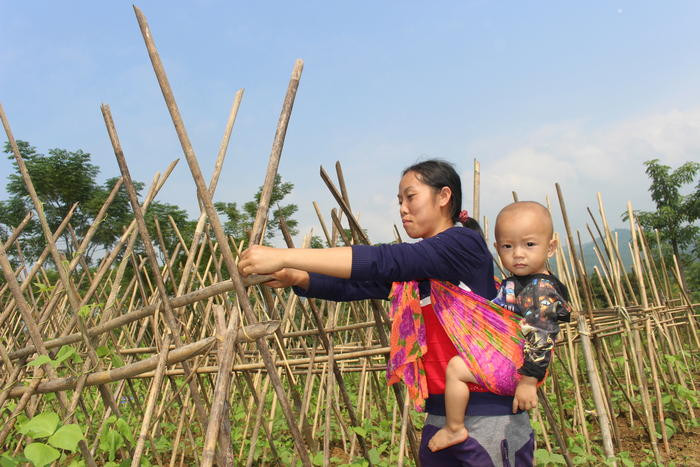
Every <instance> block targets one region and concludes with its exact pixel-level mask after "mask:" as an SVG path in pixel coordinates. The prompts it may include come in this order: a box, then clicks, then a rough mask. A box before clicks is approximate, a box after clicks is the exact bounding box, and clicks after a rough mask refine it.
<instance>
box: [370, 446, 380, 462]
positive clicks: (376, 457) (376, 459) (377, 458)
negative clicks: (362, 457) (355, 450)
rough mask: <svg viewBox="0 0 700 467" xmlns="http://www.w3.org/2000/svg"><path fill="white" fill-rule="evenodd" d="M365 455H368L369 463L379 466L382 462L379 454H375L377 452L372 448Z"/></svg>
mask: <svg viewBox="0 0 700 467" xmlns="http://www.w3.org/2000/svg"><path fill="white" fill-rule="evenodd" d="M367 454H369V461H370V462H371V463H373V464H379V463H380V462H381V461H382V458H381V456H380V455H379V452H377V450H376V449H374V448H372V449H370V450H369V452H367Z"/></svg>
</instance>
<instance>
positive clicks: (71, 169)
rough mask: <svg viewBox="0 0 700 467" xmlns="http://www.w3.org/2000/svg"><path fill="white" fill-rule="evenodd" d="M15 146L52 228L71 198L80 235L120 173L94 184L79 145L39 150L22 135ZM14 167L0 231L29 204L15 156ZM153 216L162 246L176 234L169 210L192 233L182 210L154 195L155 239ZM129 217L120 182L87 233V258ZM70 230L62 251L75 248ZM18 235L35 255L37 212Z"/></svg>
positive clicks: (38, 247) (110, 241)
mask: <svg viewBox="0 0 700 467" xmlns="http://www.w3.org/2000/svg"><path fill="white" fill-rule="evenodd" d="M17 146H18V147H19V151H20V154H21V155H22V158H23V159H24V162H25V164H26V166H27V171H28V172H29V176H30V177H31V179H32V183H33V185H34V189H35V190H36V192H37V195H38V197H39V200H40V201H41V202H42V203H43V206H44V212H45V214H46V219H47V221H48V224H49V227H50V228H51V230H52V231H55V230H56V229H57V228H58V226H59V225H60V223H61V222H62V221H63V219H64V218H65V216H66V215H67V214H68V211H69V210H70V208H71V207H72V206H73V204H75V203H78V206H77V208H76V210H75V211H74V213H73V216H72V217H71V220H70V225H71V227H72V228H73V230H74V232H75V234H76V236H77V237H78V240H80V239H82V237H83V236H84V234H85V233H86V232H87V229H88V228H89V227H90V225H91V224H92V223H93V221H94V220H95V218H96V217H97V214H98V212H99V211H100V209H101V208H102V206H103V205H104V202H105V201H106V199H107V197H108V196H109V194H110V192H111V191H112V189H113V188H114V186H115V184H116V183H117V180H118V179H119V178H118V177H112V178H108V179H107V180H106V181H105V182H104V184H102V185H99V184H98V183H97V182H96V181H95V179H96V178H97V175H98V174H99V172H100V169H99V167H98V166H96V165H95V164H93V163H92V162H91V159H90V154H89V153H87V152H84V151H82V150H80V149H79V150H77V151H67V150H65V149H51V150H49V152H48V155H43V154H40V153H38V152H37V150H36V148H35V147H33V146H31V145H30V144H29V143H27V142H26V141H17ZM4 151H5V153H7V154H10V156H9V157H10V159H11V160H14V155H12V150H11V148H10V147H9V144H7V143H6V144H5V148H4ZM14 167H15V173H12V174H10V175H9V176H8V183H7V188H6V189H7V193H8V194H9V195H10V197H9V199H8V200H5V201H0V236H2V237H6V236H7V235H9V233H10V232H11V231H12V228H13V227H14V226H16V225H18V224H19V223H20V222H21V221H22V219H23V218H24V216H25V215H26V214H27V212H28V211H31V210H33V209H34V206H33V204H32V201H31V199H30V197H29V193H28V192H27V188H26V186H25V185H24V181H23V179H22V177H21V175H20V174H19V168H18V167H17V163H16V162H15V163H14ZM134 187H135V188H136V191H137V193H138V192H140V191H141V190H142V189H143V187H144V185H143V183H140V182H134ZM154 216H155V217H157V218H158V220H159V222H160V226H161V230H162V233H163V237H164V242H165V248H166V249H167V250H168V251H169V252H171V251H172V250H173V249H174V248H175V245H176V243H177V241H178V239H177V236H176V234H175V231H174V230H173V228H172V226H171V224H170V221H169V220H168V216H171V217H172V218H173V220H174V221H175V223H176V224H177V225H178V229H179V230H180V233H181V235H182V236H183V238H184V239H185V241H188V240H189V239H191V238H192V232H193V231H194V225H193V223H192V222H191V221H189V220H188V218H187V213H186V212H185V211H184V210H182V209H181V208H179V207H178V206H175V205H171V204H167V203H160V202H157V201H154V202H152V203H151V205H150V207H149V209H148V210H147V212H146V213H145V217H146V221H147V225H148V227H149V233H150V234H151V238H153V239H154V240H157V238H158V237H157V233H156V229H155V224H154V222H153V217H154ZM133 217H134V216H133V211H132V210H131V204H130V202H129V197H128V196H127V194H126V189H125V188H124V187H123V186H122V187H121V188H120V189H119V191H118V192H117V194H116V197H115V198H114V200H113V201H112V204H111V205H110V207H109V208H108V209H107V213H106V216H105V218H104V219H103V220H102V222H101V223H100V225H99V227H98V229H97V231H96V233H95V236H94V237H93V239H92V242H91V244H90V246H89V248H88V251H87V253H86V256H87V258H88V262H89V261H90V258H91V257H92V256H93V255H94V254H95V253H96V252H97V251H98V250H100V249H101V250H107V249H109V248H110V247H112V246H113V245H114V244H115V242H116V241H117V240H118V239H119V237H120V236H121V235H122V233H123V231H124V228H125V227H126V226H128V225H129V223H130V222H131V220H132V219H133ZM70 235H71V234H70V231H69V230H67V229H66V230H65V231H64V233H63V235H62V237H61V239H60V241H59V242H58V246H59V247H60V248H62V249H63V250H64V251H65V254H66V256H67V257H70V256H71V255H72V254H73V251H74V243H73V240H72V239H71V236H70ZM20 239H21V245H22V249H23V252H24V254H25V256H26V257H27V258H28V259H29V260H34V259H36V258H37V257H38V255H39V254H40V253H41V251H42V250H43V248H44V247H45V245H46V241H45V239H44V235H43V233H42V231H41V228H40V225H39V222H38V220H37V219H36V216H35V217H34V218H33V219H32V220H31V221H30V223H29V224H28V225H27V227H26V228H25V229H24V231H23V233H22V236H21V237H20ZM156 244H157V243H156Z"/></svg>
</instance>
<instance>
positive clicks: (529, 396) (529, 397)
mask: <svg viewBox="0 0 700 467" xmlns="http://www.w3.org/2000/svg"><path fill="white" fill-rule="evenodd" d="M535 407H537V378H533V377H532V376H523V377H522V378H521V379H520V382H519V383H518V386H517V387H516V388H515V396H514V397H513V413H517V412H518V409H520V410H530V409H534V408H535Z"/></svg>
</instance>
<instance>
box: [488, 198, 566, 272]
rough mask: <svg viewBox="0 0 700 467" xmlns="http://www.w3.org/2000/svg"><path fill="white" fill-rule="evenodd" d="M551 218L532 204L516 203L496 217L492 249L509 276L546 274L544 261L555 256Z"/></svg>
mask: <svg viewBox="0 0 700 467" xmlns="http://www.w3.org/2000/svg"><path fill="white" fill-rule="evenodd" d="M553 236H554V228H553V227H552V216H551V215H550V214H549V210H548V209H547V208H545V207H544V206H542V205H541V204H540V203H537V202H535V201H518V202H516V203H512V204H509V205H508V206H506V207H505V208H503V209H501V212H499V213H498V217H496V242H495V243H494V247H495V248H496V251H497V252H498V256H500V258H501V261H502V262H503V266H504V267H505V268H506V269H508V270H509V271H510V272H511V274H514V275H516V276H527V275H529V274H546V273H547V258H549V257H551V256H552V255H553V254H554V251H555V250H556V247H557V241H556V240H555V239H554V238H553Z"/></svg>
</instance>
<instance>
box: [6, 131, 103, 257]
mask: <svg viewBox="0 0 700 467" xmlns="http://www.w3.org/2000/svg"><path fill="white" fill-rule="evenodd" d="M17 146H18V147H19V151H20V154H21V155H22V158H23V159H24V162H25V164H26V166H27V171H28V172H29V176H30V177H31V179H32V182H33V185H34V189H35V190H36V193H37V196H38V197H39V199H40V200H41V202H42V203H43V206H44V212H45V214H46V220H47V222H48V224H49V227H50V228H51V229H52V230H55V229H56V228H57V227H58V226H59V224H60V223H61V221H62V220H63V219H64V218H65V216H66V215H67V214H68V211H69V210H70V208H71V206H72V205H73V204H74V203H79V205H78V208H77V209H76V210H75V212H74V214H73V217H72V219H71V226H72V227H73V228H74V229H75V231H76V233H77V234H78V235H79V234H81V233H83V232H84V230H85V229H86V228H87V227H86V226H87V225H89V224H88V221H89V218H90V215H89V213H88V212H87V209H86V206H87V205H88V204H89V201H90V200H91V198H92V197H93V196H94V195H95V193H96V191H97V190H98V189H99V187H98V185H97V184H96V183H95V178H96V176H97V174H98V173H99V168H98V167H97V166H96V165H94V164H92V163H91V162H90V154H88V153H86V152H83V151H82V150H77V151H72V152H71V151H67V150H65V149H51V150H49V155H48V156H45V155H43V154H39V153H38V152H37V151H36V148H35V147H33V146H31V145H30V144H29V143H27V142H26V141H18V142H17ZM4 151H5V153H7V154H10V156H9V158H10V159H11V160H13V164H14V167H15V173H12V174H10V175H9V176H8V180H9V181H8V183H7V187H6V190H7V193H8V194H9V195H10V199H9V200H7V201H3V202H2V205H0V223H2V224H4V225H5V228H4V231H5V233H6V232H8V231H9V230H10V226H15V225H17V224H18V223H19V222H21V220H22V218H23V217H24V216H25V215H26V213H27V211H29V210H32V209H33V205H32V201H31V199H30V197H29V193H28V192H27V188H26V186H25V184H24V181H23V179H22V176H21V175H20V173H19V168H18V166H17V162H16V161H14V156H13V155H12V150H11V148H10V146H9V144H8V143H6V144H5V148H4ZM23 237H24V240H25V241H24V242H23V246H24V247H25V250H26V251H25V254H26V255H27V256H28V257H30V258H34V257H36V256H37V255H38V254H39V253H40V252H41V250H42V249H43V248H44V246H45V241H44V238H43V235H42V234H41V229H40V226H39V222H38V220H37V219H36V218H35V219H33V220H32V222H31V223H30V224H29V225H28V226H27V228H26V229H25V231H24V235H23ZM62 244H63V247H64V248H65V249H66V251H67V253H68V254H71V253H72V251H73V243H72V241H71V238H70V233H69V231H68V230H65V231H64V233H63V236H62Z"/></svg>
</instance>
